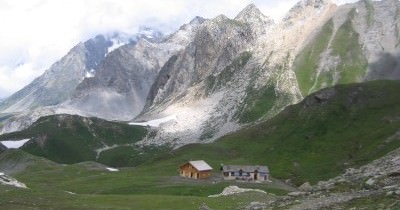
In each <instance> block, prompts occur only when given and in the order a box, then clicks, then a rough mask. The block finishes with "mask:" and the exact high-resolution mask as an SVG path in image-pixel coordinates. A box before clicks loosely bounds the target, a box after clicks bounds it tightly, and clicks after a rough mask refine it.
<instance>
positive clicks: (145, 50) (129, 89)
mask: <svg viewBox="0 0 400 210" xmlns="http://www.w3.org/2000/svg"><path fill="white" fill-rule="evenodd" d="M202 22H203V19H201V18H195V19H194V20H193V21H191V22H190V23H189V24H186V25H184V26H182V27H181V28H180V29H179V30H178V31H177V32H176V33H174V34H172V35H171V36H169V37H167V38H166V39H164V40H160V39H159V38H158V39H156V37H155V36H154V35H151V36H150V37H151V38H142V39H139V41H138V42H137V43H135V44H128V45H125V46H122V47H120V48H118V49H116V50H114V51H113V52H111V53H110V54H109V55H108V56H107V57H106V58H105V59H104V61H103V62H102V63H101V64H100V65H99V67H98V70H97V71H96V76H94V77H90V78H86V79H85V80H83V81H82V82H81V83H80V84H79V86H78V87H77V88H76V90H75V92H74V94H73V97H72V98H71V100H70V101H68V102H67V103H65V104H64V105H63V106H65V107H67V108H68V109H74V110H79V111H80V112H82V113H85V114H86V115H89V116H97V117H101V118H105V119H112V120H130V119H132V118H134V117H136V116H137V115H138V114H139V113H140V112H141V111H142V109H143V107H144V104H145V102H146V98H147V95H148V93H149V90H150V87H151V85H152V84H153V83H154V80H155V79H156V77H157V75H158V73H159V71H160V69H161V67H162V66H163V65H164V64H165V63H166V62H167V60H168V59H169V58H170V57H171V56H173V55H175V54H176V53H178V52H179V51H180V50H182V49H183V48H185V47H186V46H187V45H188V44H189V41H190V40H192V34H193V33H194V32H195V31H196V30H197V27H198V25H200V24H201V23H202Z"/></svg>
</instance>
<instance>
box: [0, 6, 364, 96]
mask: <svg viewBox="0 0 400 210" xmlns="http://www.w3.org/2000/svg"><path fill="white" fill-rule="evenodd" d="M297 1H298V0H200V1H199V0H0V28H1V30H2V32H1V33H0V99H1V98H5V97H7V96H9V95H11V94H12V93H14V92H16V91H18V90H19V89H21V88H23V87H24V86H26V85H27V84H29V83H30V82H31V81H32V80H33V79H34V78H36V77H38V76H40V75H41V74H42V73H43V72H44V71H45V70H46V69H48V68H49V67H50V66H51V64H53V63H54V62H56V61H57V60H59V59H60V58H61V57H62V56H64V55H66V54H67V53H68V51H69V50H70V49H71V48H72V47H73V46H75V45H76V44H78V43H79V42H82V41H85V40H87V39H90V38H92V37H94V36H95V35H97V34H107V33H113V32H124V33H128V34H134V33H136V32H137V30H138V28H139V26H149V27H154V28H157V29H159V30H161V31H163V32H164V33H171V32H173V31H174V30H176V29H178V28H179V26H181V25H182V24H184V23H187V22H189V21H190V20H191V19H192V18H193V17H195V16H201V17H204V18H213V17H215V16H217V15H219V14H225V15H227V16H228V17H230V18H233V17H235V15H236V14H237V13H239V12H240V11H241V10H242V9H243V8H244V7H245V6H247V5H248V4H250V3H254V4H255V5H256V6H257V7H258V8H259V9H260V10H261V11H262V12H263V13H264V14H265V15H267V16H270V17H272V18H274V19H275V20H279V19H280V18H281V17H283V16H284V14H285V13H286V12H287V11H288V10H289V9H290V8H291V7H292V6H293V5H294V4H295V3H296V2H297ZM354 1H356V0H337V1H336V2H338V3H345V2H354Z"/></svg>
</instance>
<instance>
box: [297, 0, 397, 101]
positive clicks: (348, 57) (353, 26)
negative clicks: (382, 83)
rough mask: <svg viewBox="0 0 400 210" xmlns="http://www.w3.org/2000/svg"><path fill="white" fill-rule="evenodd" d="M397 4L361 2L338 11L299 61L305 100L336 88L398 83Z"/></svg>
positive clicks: (299, 56)
mask: <svg viewBox="0 0 400 210" xmlns="http://www.w3.org/2000/svg"><path fill="white" fill-rule="evenodd" d="M399 6H400V4H399V2H398V1H391V0H385V1H379V2H378V1H368V0H365V1H360V2H358V3H355V4H348V5H344V6H341V7H339V8H337V10H336V11H335V13H334V14H333V15H332V17H330V18H329V20H328V21H327V22H325V23H324V25H323V26H322V27H321V28H320V29H319V30H318V31H317V32H316V33H314V37H313V38H312V39H309V40H308V42H307V44H306V45H305V46H304V47H303V48H302V50H301V51H300V52H299V53H298V54H297V55H296V59H295V61H294V68H293V71H294V72H295V73H296V76H297V79H298V83H299V87H300V89H301V92H302V94H303V95H307V94H309V93H311V92H314V91H316V90H319V89H321V88H324V87H328V86H332V85H334V84H343V83H351V82H362V81H366V80H375V79H399V71H398V63H397V61H396V60H397V59H396V58H397V57H398V56H399V47H398V43H399V35H398V26H399V24H400V21H399V19H398V17H399Z"/></svg>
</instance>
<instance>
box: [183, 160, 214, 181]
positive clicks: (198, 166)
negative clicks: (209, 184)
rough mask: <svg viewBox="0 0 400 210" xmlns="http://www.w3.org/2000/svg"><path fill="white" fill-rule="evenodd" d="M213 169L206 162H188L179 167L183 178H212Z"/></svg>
mask: <svg viewBox="0 0 400 210" xmlns="http://www.w3.org/2000/svg"><path fill="white" fill-rule="evenodd" d="M211 171H212V168H211V166H210V165H208V164H207V163H206V162H205V161H204V160H195V161H188V162H186V163H184V164H183V165H181V166H180V167H179V174H180V176H182V177H187V178H192V179H206V178H208V177H210V176H211Z"/></svg>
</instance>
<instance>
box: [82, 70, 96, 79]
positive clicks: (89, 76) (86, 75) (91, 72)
mask: <svg viewBox="0 0 400 210" xmlns="http://www.w3.org/2000/svg"><path fill="white" fill-rule="evenodd" d="M95 73H96V71H95V70H94V69H90V71H87V72H86V73H85V78H93V77H94V76H95Z"/></svg>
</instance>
